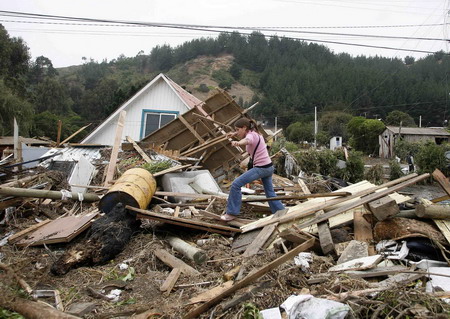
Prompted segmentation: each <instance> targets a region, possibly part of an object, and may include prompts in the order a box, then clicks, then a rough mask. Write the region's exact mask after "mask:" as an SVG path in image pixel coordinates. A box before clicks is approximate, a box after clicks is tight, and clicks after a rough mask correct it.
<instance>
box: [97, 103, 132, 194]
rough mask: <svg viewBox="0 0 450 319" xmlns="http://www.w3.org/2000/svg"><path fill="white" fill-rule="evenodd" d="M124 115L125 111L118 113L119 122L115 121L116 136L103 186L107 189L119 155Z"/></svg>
mask: <svg viewBox="0 0 450 319" xmlns="http://www.w3.org/2000/svg"><path fill="white" fill-rule="evenodd" d="M126 114H127V112H125V111H122V112H120V115H119V120H118V121H117V128H116V136H115V138H114V145H113V148H112V151H111V157H110V159H109V164H108V168H107V170H106V178H105V182H104V184H103V186H107V187H109V186H110V185H109V183H110V182H111V181H112V180H113V178H114V172H115V170H116V163H117V156H118V154H119V148H120V141H121V140H122V132H123V127H124V124H125V116H126Z"/></svg>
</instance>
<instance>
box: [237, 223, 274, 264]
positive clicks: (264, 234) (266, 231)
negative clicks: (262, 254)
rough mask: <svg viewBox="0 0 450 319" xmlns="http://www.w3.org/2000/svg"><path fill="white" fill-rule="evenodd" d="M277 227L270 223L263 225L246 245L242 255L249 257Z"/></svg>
mask: <svg viewBox="0 0 450 319" xmlns="http://www.w3.org/2000/svg"><path fill="white" fill-rule="evenodd" d="M276 228H277V224H272V225H268V226H266V227H264V228H263V229H262V230H261V231H260V232H259V234H258V236H256V238H255V239H254V240H253V242H252V243H251V244H250V245H248V246H247V249H246V250H245V252H244V253H243V254H242V256H244V257H251V256H254V255H256V254H257V253H258V251H259V250H260V249H261V248H262V246H264V244H265V243H266V241H267V239H269V237H270V236H271V235H272V233H273V232H274V231H275V229H276Z"/></svg>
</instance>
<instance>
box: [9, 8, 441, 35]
mask: <svg viewBox="0 0 450 319" xmlns="http://www.w3.org/2000/svg"><path fill="white" fill-rule="evenodd" d="M0 12H2V11H0ZM0 15H4V16H7V17H18V18H29V19H33V18H34V19H42V18H41V17H31V16H23V15H8V14H0ZM55 20H56V19H55ZM0 21H4V22H13V23H34V24H57V25H80V26H107V27H109V26H111V27H148V26H146V25H124V24H117V23H111V24H106V23H89V24H86V23H74V22H71V23H62V22H42V21H20V20H0ZM180 25H182V24H180ZM445 25H446V23H430V24H393V25H360V26H358V25H352V26H290V27H286V26H235V27H231V26H209V27H214V28H218V29H225V28H230V29H249V30H254V29H256V30H270V29H277V31H284V29H380V28H412V27H440V26H445ZM191 26H196V27H208V26H206V25H191Z"/></svg>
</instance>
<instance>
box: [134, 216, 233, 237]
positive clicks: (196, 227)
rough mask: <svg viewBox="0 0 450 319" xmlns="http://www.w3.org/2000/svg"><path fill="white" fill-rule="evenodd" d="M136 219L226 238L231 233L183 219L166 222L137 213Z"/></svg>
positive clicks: (163, 219) (166, 220)
mask: <svg viewBox="0 0 450 319" xmlns="http://www.w3.org/2000/svg"><path fill="white" fill-rule="evenodd" d="M137 218H138V219H152V220H156V221H159V222H162V223H167V224H172V225H178V226H182V227H186V228H192V229H199V230H204V231H206V232H210V233H217V234H222V235H227V236H229V235H231V232H229V231H225V230H220V229H217V228H211V227H206V226H201V225H193V224H188V223H185V222H184V221H185V220H184V219H183V220H182V221H176V220H168V219H165V218H158V217H151V216H146V215H142V214H139V213H138V214H137Z"/></svg>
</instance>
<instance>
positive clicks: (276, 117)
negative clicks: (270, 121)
mask: <svg viewBox="0 0 450 319" xmlns="http://www.w3.org/2000/svg"><path fill="white" fill-rule="evenodd" d="M276 131H278V116H275V132H276ZM274 140H275V141H276V140H277V136H276V135H275V137H274Z"/></svg>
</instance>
